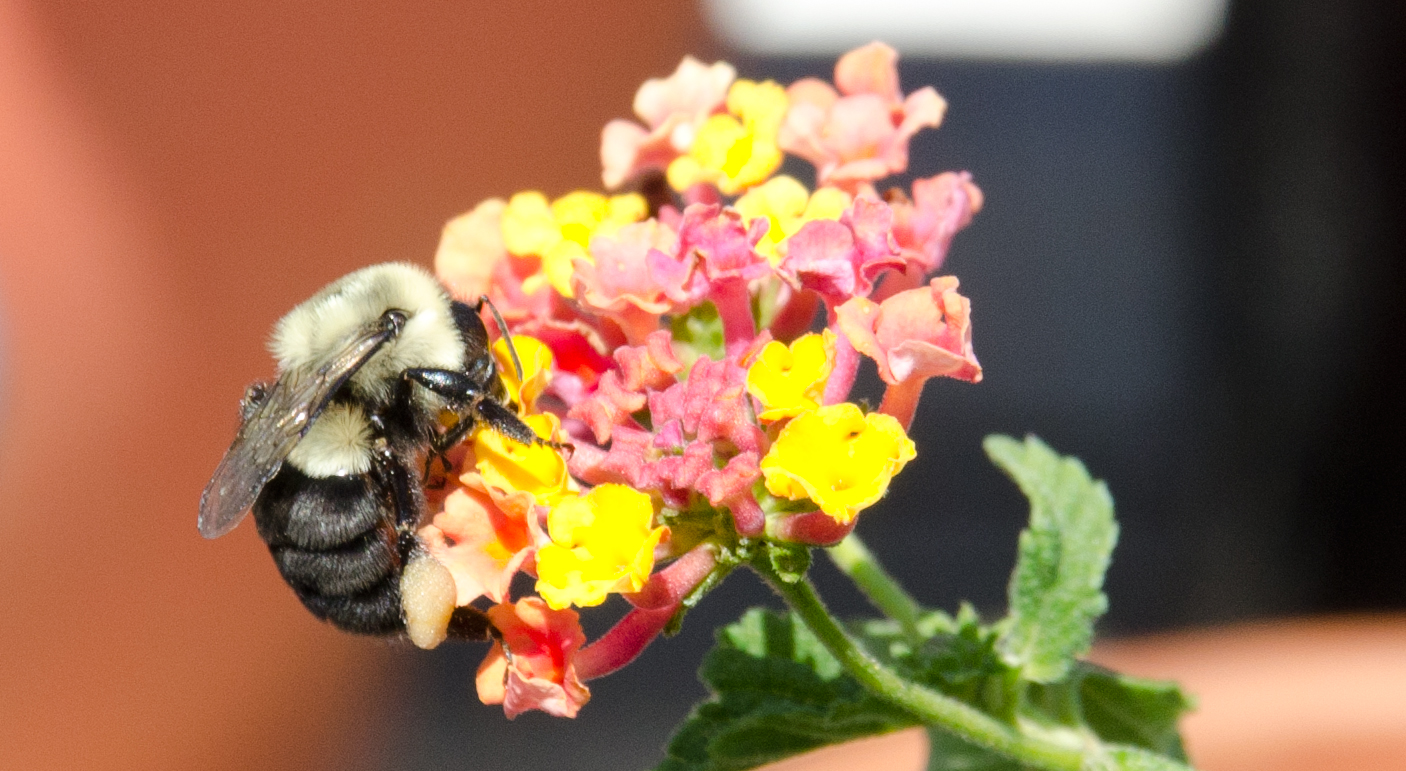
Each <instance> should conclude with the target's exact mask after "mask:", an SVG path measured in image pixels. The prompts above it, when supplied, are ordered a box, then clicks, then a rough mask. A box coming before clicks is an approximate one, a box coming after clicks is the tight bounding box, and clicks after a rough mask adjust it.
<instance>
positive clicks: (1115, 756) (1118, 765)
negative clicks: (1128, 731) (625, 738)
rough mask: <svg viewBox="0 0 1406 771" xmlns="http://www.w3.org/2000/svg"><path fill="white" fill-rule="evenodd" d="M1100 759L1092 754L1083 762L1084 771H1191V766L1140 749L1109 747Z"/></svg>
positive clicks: (1123, 746)
mask: <svg viewBox="0 0 1406 771" xmlns="http://www.w3.org/2000/svg"><path fill="white" fill-rule="evenodd" d="M1106 750H1107V752H1106V753H1105V754H1104V755H1103V756H1102V757H1096V756H1094V755H1093V754H1092V753H1091V754H1090V757H1089V758H1088V759H1086V760H1085V761H1084V768H1085V769H1086V771H1192V768H1191V766H1188V765H1186V764H1185V763H1180V762H1177V761H1175V760H1172V759H1171V758H1168V757H1165V756H1163V755H1158V754H1157V753H1155V752H1148V751H1147V750H1145V749H1143V748H1141V747H1128V746H1126V745H1117V744H1115V745H1111V746H1109V747H1107V748H1106Z"/></svg>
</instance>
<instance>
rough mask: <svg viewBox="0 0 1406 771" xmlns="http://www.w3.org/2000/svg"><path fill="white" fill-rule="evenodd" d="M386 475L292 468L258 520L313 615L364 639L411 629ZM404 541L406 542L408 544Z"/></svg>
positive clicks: (257, 508)
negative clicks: (403, 603)
mask: <svg viewBox="0 0 1406 771" xmlns="http://www.w3.org/2000/svg"><path fill="white" fill-rule="evenodd" d="M379 479H381V477H378V476H376V475H372V474H362V475H358V476H348V477H326V478H319V477H310V476H308V475H307V474H304V473H303V472H302V471H301V470H299V469H298V468H297V467H296V466H294V465H293V464H291V463H285V464H284V466H283V468H281V469H280V470H279V472H278V474H277V475H275V476H274V478H273V479H271V480H269V483H268V484H267V485H265V486H264V489H263V492H262V493H260V495H259V499H258V501H257V502H256V503H255V504H254V522H255V524H256V525H257V526H258V530H259V535H260V536H261V537H262V538H263V539H264V541H265V542H266V543H267V544H268V545H269V551H270V552H271V553H272V554H273V560H274V563H275V564H277V565H278V570H279V572H280V573H282V574H283V579H284V580H285V581H287V582H288V585H289V586H291V587H292V588H293V591H294V592H296V593H297V595H298V599H300V600H302V602H303V605H305V606H306V607H307V609H308V610H310V611H312V613H313V615H315V616H317V617H318V618H320V619H323V620H325V621H329V622H331V623H332V624H334V625H336V626H337V627H339V628H341V629H345V630H347V631H349V632H357V633H360V634H374V635H385V634H396V633H400V632H403V631H405V622H404V619H403V618H402V616H401V608H400V575H401V569H402V567H403V565H404V561H405V559H406V556H407V555H405V554H403V553H402V551H404V550H405V549H406V548H408V547H409V546H410V545H413V543H414V537H413V535H412V536H410V538H409V539H408V540H406V539H403V538H400V537H398V536H397V534H396V522H397V521H398V519H397V513H398V512H397V510H396V506H397V505H405V503H418V499H415V498H413V497H412V498H410V499H408V500H407V501H405V502H403V503H399V504H398V503H397V501H398V500H400V499H402V498H405V496H397V495H396V494H395V492H394V491H390V490H386V489H384V488H385V485H384V483H382V482H380V481H378V480H379ZM402 541H405V542H404V543H402Z"/></svg>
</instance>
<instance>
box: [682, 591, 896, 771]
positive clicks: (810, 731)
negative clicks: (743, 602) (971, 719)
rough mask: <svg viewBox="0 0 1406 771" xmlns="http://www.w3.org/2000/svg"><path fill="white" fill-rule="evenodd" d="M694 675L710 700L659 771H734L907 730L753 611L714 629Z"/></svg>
mask: <svg viewBox="0 0 1406 771" xmlns="http://www.w3.org/2000/svg"><path fill="white" fill-rule="evenodd" d="M699 675H700V677H701V678H702V680H703V682H704V683H705V684H706V685H707V686H708V687H709V689H710V690H711V691H712V692H713V696H712V698H711V699H710V700H709V701H707V702H704V703H703V704H700V705H699V706H698V707H696V708H695V709H694V711H693V714H692V715H690V716H689V717H688V719H687V720H685V721H684V723H683V725H681V726H680V727H679V730H678V731H677V732H676V733H675V734H674V737H673V739H671V740H670V742H669V746H668V748H667V750H666V752H667V757H666V758H665V760H664V762H663V763H661V764H660V765H659V769H660V771H738V770H740V769H746V768H754V767H756V766H759V765H762V764H764V763H770V762H772V761H775V760H780V759H782V758H785V757H790V756H791V755H796V754H799V753H802V752H806V751H809V750H813V749H816V748H819V747H823V746H825V745H827V744H835V743H839V742H844V741H849V740H851V739H858V738H860V737H864V736H873V735H875V734H881V733H888V732H890V731H895V730H898V729H900V728H905V727H907V726H911V725H915V724H916V723H917V721H916V720H915V719H914V718H913V717H912V716H910V715H908V714H907V713H905V712H903V711H902V710H899V709H898V708H896V707H893V706H890V705H889V704H888V703H887V702H883V701H881V700H879V699H878V698H877V697H874V696H872V695H870V694H869V693H868V692H867V691H865V690H864V689H863V688H862V687H861V686H860V685H859V684H858V683H857V682H855V681H854V680H852V679H851V678H850V677H849V676H848V675H846V674H844V672H843V669H842V668H841V666H840V663H839V662H838V661H836V660H835V658H834V657H833V656H831V655H830V653H829V652H828V651H826V650H825V648H824V646H822V645H821V644H820V641H819V640H817V639H815V637H814V636H813V635H812V634H811V633H810V632H809V631H808V630H807V629H806V628H805V627H804V626H803V625H802V624H801V623H800V622H798V621H795V620H793V619H792V618H791V617H790V616H782V615H777V614H775V613H771V612H768V611H764V610H760V609H753V610H750V611H748V612H747V614H746V615H744V616H743V617H742V619H741V620H740V621H738V622H737V623H735V624H732V625H730V626H727V627H725V628H723V629H722V630H720V632H719V634H718V644H717V646H716V647H715V648H714V649H713V650H712V651H711V652H710V653H709V654H708V657H707V658H706V659H705V660H704V662H703V668H702V670H701V671H700V672H699Z"/></svg>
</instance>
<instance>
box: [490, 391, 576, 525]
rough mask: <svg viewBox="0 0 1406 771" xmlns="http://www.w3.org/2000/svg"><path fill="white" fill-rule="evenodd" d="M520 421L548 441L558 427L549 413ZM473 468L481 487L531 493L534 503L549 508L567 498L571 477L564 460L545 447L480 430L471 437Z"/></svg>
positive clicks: (531, 416) (554, 418)
mask: <svg viewBox="0 0 1406 771" xmlns="http://www.w3.org/2000/svg"><path fill="white" fill-rule="evenodd" d="M523 421H524V422H526V423H527V425H528V426H531V428H532V430H533V431H535V432H536V433H537V435H538V436H540V437H542V438H543V439H551V438H552V437H554V436H555V435H556V432H557V430H558V429H559V428H560V426H561V424H560V421H559V420H558V419H557V416H555V415H552V414H550V413H542V414H540V415H528V416H526V417H524V418H523ZM473 448H474V458H475V459H476V462H475V464H474V467H475V468H476V469H477V470H478V473H479V474H480V475H481V476H482V477H483V481H484V484H487V485H491V486H493V487H496V488H498V489H500V490H507V491H510V492H511V491H521V492H525V493H531V494H532V496H533V497H534V498H535V499H536V501H537V503H541V504H546V505H551V504H552V503H555V502H556V501H558V500H560V499H561V498H562V497H563V496H565V495H569V487H570V476H569V475H568V474H567V470H566V459H565V458H563V457H562V456H561V453H560V452H557V450H556V449H554V448H553V447H551V446H550V445H546V444H535V443H534V444H522V443H520V442H515V441H513V440H512V439H509V438H508V437H506V436H503V435H502V434H500V433H498V432H497V431H491V430H482V429H481V430H479V431H476V432H475V433H474V438H473Z"/></svg>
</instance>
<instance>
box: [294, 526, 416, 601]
mask: <svg viewBox="0 0 1406 771" xmlns="http://www.w3.org/2000/svg"><path fill="white" fill-rule="evenodd" d="M388 535H389V533H387V532H386V531H385V530H384V529H376V530H372V531H371V532H369V533H366V534H364V535H362V536H361V537H359V538H357V539H356V540H354V541H352V542H351V543H349V544H346V545H345V546H339V547H337V548H334V549H328V550H326V551H311V550H308V549H299V548H297V547H295V546H278V547H271V548H270V549H269V551H271V552H273V561H274V562H275V563H277V564H278V570H279V572H280V573H282V574H283V578H284V580H286V581H287V582H288V583H290V584H292V585H294V586H297V587H299V588H304V589H310V590H312V591H315V592H317V593H318V594H330V595H346V594H356V593H357V592H362V591H365V590H367V589H369V588H371V587H372V586H374V585H375V584H377V583H379V582H381V581H384V580H385V579H386V578H387V577H388V576H390V575H391V573H392V572H393V571H394V570H395V568H396V565H397V563H398V559H397V555H396V554H395V545H394V542H393V541H392V540H391V539H390V538H388V537H387V536H388Z"/></svg>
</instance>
